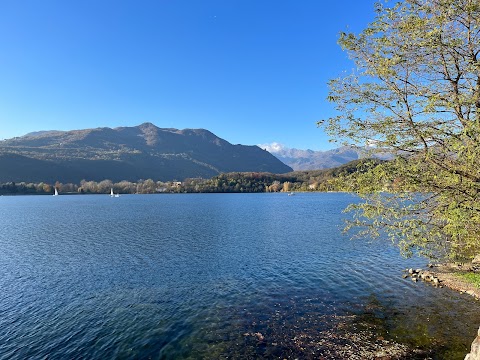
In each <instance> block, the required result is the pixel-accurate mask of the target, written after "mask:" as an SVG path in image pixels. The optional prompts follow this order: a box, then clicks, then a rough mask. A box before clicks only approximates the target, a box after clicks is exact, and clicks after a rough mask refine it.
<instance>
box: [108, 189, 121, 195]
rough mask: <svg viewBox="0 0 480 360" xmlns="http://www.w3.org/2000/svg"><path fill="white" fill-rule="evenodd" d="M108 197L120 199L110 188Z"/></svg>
mask: <svg viewBox="0 0 480 360" xmlns="http://www.w3.org/2000/svg"><path fill="white" fill-rule="evenodd" d="M110 197H120V194H115V193H114V192H113V188H110Z"/></svg>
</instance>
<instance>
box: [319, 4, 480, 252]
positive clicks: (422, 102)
mask: <svg viewBox="0 0 480 360" xmlns="http://www.w3.org/2000/svg"><path fill="white" fill-rule="evenodd" d="M376 14H377V15H376V19H375V21H374V22H373V23H372V24H370V25H369V26H368V27H367V28H366V29H365V30H364V31H363V32H362V33H360V34H358V35H356V34H351V33H342V34H341V36H340V40H339V42H340V45H341V46H342V47H343V49H345V50H346V51H347V52H348V54H349V56H350V58H351V59H352V60H353V62H354V63H355V66H356V68H357V70H356V71H355V72H354V73H352V74H350V75H347V76H345V77H342V78H338V79H334V80H332V81H331V82H330V89H331V91H330V95H329V100H330V101H332V102H334V103H335V104H336V109H337V110H338V115H337V116H334V117H332V118H330V119H327V120H326V121H322V122H320V123H321V124H323V125H324V126H325V127H326V129H327V131H328V132H329V133H330V134H331V135H333V136H335V137H336V138H338V139H342V141H345V142H351V143H355V144H359V143H363V144H369V145H372V144H373V145H374V146H372V147H371V150H372V152H375V151H387V152H390V153H393V154H396V158H395V160H393V161H389V162H385V163H383V164H381V165H380V166H378V167H374V168H373V169H372V170H370V171H367V172H364V173H361V172H359V173H357V174H356V175H355V176H354V177H352V178H350V179H349V181H351V182H354V183H355V185H352V186H353V187H354V188H355V189H356V191H357V192H358V193H359V194H360V195H361V196H363V197H364V199H365V202H364V203H362V204H359V205H352V206H350V208H349V210H353V211H354V212H355V216H356V217H355V221H353V222H352V223H350V224H349V225H348V228H351V227H356V228H357V227H358V229H360V231H359V234H360V235H367V236H378V235H380V234H387V235H388V236H389V237H390V239H391V240H392V241H393V242H394V243H396V244H397V245H399V246H400V248H401V250H402V251H403V252H404V253H405V254H407V255H411V254H412V253H413V252H414V251H416V250H420V251H421V252H422V253H424V254H426V255H429V256H431V257H442V258H451V259H457V260H461V259H469V258H472V257H473V256H474V255H475V254H476V253H478V252H480V237H479V236H478V234H479V233H480V207H479V194H480V166H478V159H479V156H480V141H479V140H480V62H479V59H478V56H479V52H480V3H479V2H477V1H476V0H405V1H401V2H398V3H396V4H395V5H393V6H391V7H384V6H382V5H381V4H377V6H376Z"/></svg>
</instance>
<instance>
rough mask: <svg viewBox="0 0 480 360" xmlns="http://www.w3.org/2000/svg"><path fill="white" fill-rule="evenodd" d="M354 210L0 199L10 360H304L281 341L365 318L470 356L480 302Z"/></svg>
mask: <svg viewBox="0 0 480 360" xmlns="http://www.w3.org/2000/svg"><path fill="white" fill-rule="evenodd" d="M352 201H355V198H353V197H352V196H351V195H348V194H333V193H332V194H297V195H296V196H286V194H200V195H150V196H148V195H145V196H144V195H125V196H122V197H120V198H111V197H109V196H107V195H95V196H93V195H92V196H58V197H53V196H17V197H7V196H3V197H0V229H1V232H0V274H1V276H0V289H1V291H0V329H2V331H1V332H0V358H9V359H10V358H18V359H24V358H37V359H40V358H49V359H60V358H61V359H65V358H70V359H74V358H97V359H104V358H165V359H171V358H179V359H180V358H224V357H230V358H256V357H258V358H261V357H281V356H286V355H292V356H296V355H298V354H295V351H297V350H298V349H296V350H295V349H291V348H289V347H288V346H285V344H283V345H282V344H279V339H280V340H281V339H282V338H285V339H287V338H291V337H293V336H294V335H295V331H296V329H297V328H298V329H303V330H305V329H309V331H313V332H315V331H318V332H321V330H323V329H326V328H328V326H329V321H328V319H331V318H332V317H335V316H343V315H350V314H356V315H362V314H368V315H369V316H370V317H371V318H372V323H375V324H377V325H378V324H379V323H381V331H382V332H383V333H382V335H383V336H387V337H389V339H391V340H395V341H397V342H400V343H407V344H410V345H412V346H423V347H425V346H427V347H429V346H430V347H434V348H436V349H437V350H436V351H437V355H436V356H437V357H438V358H463V356H464V354H465V352H466V351H467V348H468V346H469V343H471V341H472V340H473V337H474V336H475V333H476V328H477V326H478V324H479V323H480V311H479V310H480V307H479V306H478V305H477V303H476V302H475V301H474V300H472V298H470V297H467V296H466V295H460V294H457V293H455V292H453V291H450V290H448V289H437V288H434V287H432V286H429V285H426V284H423V283H413V282H412V281H411V280H408V279H403V278H402V276H401V275H402V270H403V269H405V268H406V267H424V266H425V264H426V263H427V261H426V260H424V259H418V258H417V259H410V260H405V259H403V258H401V257H400V256H399V255H398V251H397V250H396V249H394V248H392V247H391V246H390V245H388V244H386V243H382V242H374V243H371V244H368V243H366V242H364V241H352V240H350V239H349V238H348V237H347V236H344V235H342V234H341V228H342V224H343V219H344V218H345V216H346V215H345V214H342V210H343V209H344V208H345V206H346V205H347V204H348V203H349V202H352ZM314 318H315V319H317V320H312V319H314ZM318 319H326V320H325V321H324V322H323V323H322V321H318ZM302 321H303V322H306V321H315V326H314V328H313V330H312V326H310V327H309V326H308V324H305V327H303V324H302ZM352 331H354V329H352ZM253 333H261V334H262V335H263V336H265V340H264V341H262V342H261V343H258V342H257V341H256V340H258V339H255V338H253V339H252V336H248V334H253ZM311 335H312V334H311ZM312 336H314V334H313V335H312ZM298 351H299V350H298ZM299 355H300V357H301V356H302V354H301V353H299Z"/></svg>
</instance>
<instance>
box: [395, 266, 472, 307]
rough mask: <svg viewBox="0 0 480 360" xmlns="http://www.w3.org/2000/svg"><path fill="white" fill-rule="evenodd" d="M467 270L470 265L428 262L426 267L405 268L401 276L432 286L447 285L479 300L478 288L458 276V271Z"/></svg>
mask: <svg viewBox="0 0 480 360" xmlns="http://www.w3.org/2000/svg"><path fill="white" fill-rule="evenodd" d="M469 271H472V266H471V265H457V264H440V265H432V264H429V265H428V269H405V274H404V275H403V277H404V278H410V279H412V281H415V282H417V281H420V280H421V281H424V282H428V283H431V284H432V285H433V286H438V287H448V288H450V289H452V290H455V291H458V292H460V293H462V294H468V295H470V296H473V297H474V298H476V299H477V300H479V299H480V288H478V287H476V286H475V285H474V284H472V283H469V282H468V281H466V280H463V279H462V278H461V277H459V276H458V274H459V273H463V272H469Z"/></svg>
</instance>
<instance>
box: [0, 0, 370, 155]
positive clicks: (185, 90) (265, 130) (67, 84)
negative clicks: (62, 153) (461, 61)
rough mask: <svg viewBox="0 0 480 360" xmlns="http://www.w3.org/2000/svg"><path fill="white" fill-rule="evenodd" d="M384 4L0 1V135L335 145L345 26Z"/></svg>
mask: <svg viewBox="0 0 480 360" xmlns="http://www.w3.org/2000/svg"><path fill="white" fill-rule="evenodd" d="M373 4H374V0H360V1H358V0H345V1H322V0H301V1H299V0H201V1H200V0H156V1H133V0H132V1H118V0H116V1H99V0H86V1H85V0H82V1H63V0H62V1H60V0H59V1H53V0H45V1H37V0H26V1H23V0H22V1H13V0H11V1H10V0H0V139H3V138H10V137H14V136H20V135H23V134H25V133H27V132H31V131H37V130H51V129H56V130H72V129H80V128H92V127H103V126H108V127H117V126H134V125H138V124H141V123H143V122H147V121H149V122H153V123H154V124H156V125H157V126H159V127H175V128H180V129H183V128H206V129H208V130H210V131H212V132H214V133H215V134H216V135H218V136H220V137H222V138H224V139H225V140H227V141H229V142H231V143H241V144H247V145H252V144H260V143H270V142H274V141H275V142H280V143H283V144H284V145H286V146H288V147H295V148H301V149H306V148H310V149H314V150H323V149H328V148H331V147H333V146H334V145H332V144H330V143H328V139H327V137H326V136H325V135H324V133H323V131H322V130H321V129H318V128H317V127H316V124H315V122H316V120H318V119H321V118H324V117H327V116H328V115H329V114H331V112H332V106H331V104H328V103H327V101H326V100H325V98H326V96H327V93H328V88H327V81H328V79H330V78H333V77H335V76H337V75H339V74H341V72H342V71H343V70H347V71H350V70H351V69H352V67H353V65H352V63H351V62H350V61H349V60H348V59H347V56H346V54H345V53H343V52H342V51H341V49H340V47H339V46H338V45H337V39H338V33H339V32H340V31H344V30H351V31H354V32H358V31H360V30H362V29H363V28H364V27H365V25H366V24H367V23H369V22H371V21H372V20H373V16H374V11H373Z"/></svg>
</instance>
